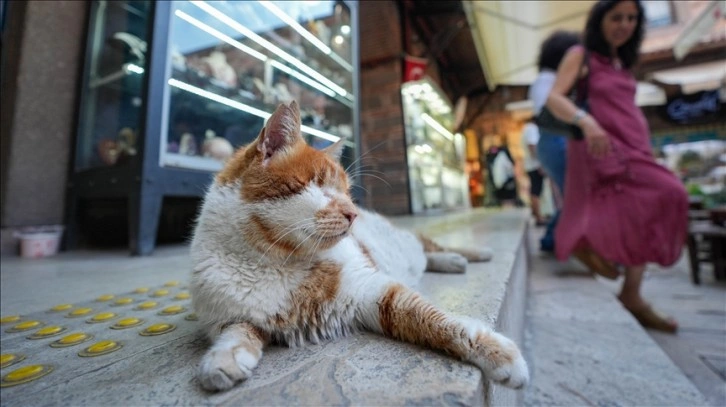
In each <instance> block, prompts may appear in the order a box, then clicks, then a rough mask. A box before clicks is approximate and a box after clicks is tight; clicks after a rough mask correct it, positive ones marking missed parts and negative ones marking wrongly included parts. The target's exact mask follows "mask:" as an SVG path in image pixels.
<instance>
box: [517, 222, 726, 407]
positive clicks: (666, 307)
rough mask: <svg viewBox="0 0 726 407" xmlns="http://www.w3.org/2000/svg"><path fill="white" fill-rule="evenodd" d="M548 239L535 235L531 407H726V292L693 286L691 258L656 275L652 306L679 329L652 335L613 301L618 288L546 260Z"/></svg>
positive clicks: (650, 283) (649, 278) (648, 283)
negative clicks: (540, 241) (542, 248)
mask: <svg viewBox="0 0 726 407" xmlns="http://www.w3.org/2000/svg"><path fill="white" fill-rule="evenodd" d="M541 233H542V231H541V229H534V230H533V231H532V232H531V233H530V248H531V249H530V251H531V263H530V264H531V268H530V274H529V290H528V291H529V303H528V310H527V323H526V333H525V338H526V339H525V349H526V352H527V354H528V357H529V361H530V366H531V369H532V373H533V381H532V386H531V387H530V388H529V389H528V390H527V391H526V393H525V405H529V406H540V405H547V406H554V405H560V406H572V405H591V406H594V405H598V406H599V405H608V406H610V405H627V406H631V405H639V406H640V405H648V406H664V405H671V406H701V405H708V406H723V405H726V379H725V378H724V374H725V372H724V370H726V368H725V367H724V365H725V364H726V344H725V343H724V342H725V341H724V338H725V337H726V336H725V335H726V312H725V311H726V290H725V288H726V285H724V284H720V283H716V282H714V281H713V279H712V277H710V275H711V274H712V273H709V272H704V273H702V275H704V277H705V278H704V281H703V284H702V286H698V287H697V286H692V285H691V283H690V279H689V276H688V265H687V262H686V261H685V257H684V258H683V259H682V260H681V261H680V262H679V263H678V264H676V265H675V266H673V267H671V268H667V269H659V268H656V267H652V268H649V269H648V272H647V274H646V278H645V282H644V295H645V297H646V298H647V299H648V300H649V301H651V302H652V303H653V304H654V305H655V306H657V307H658V309H660V310H663V311H665V312H668V313H671V314H672V315H674V316H675V317H676V318H677V319H678V320H679V322H680V326H681V330H680V332H679V333H678V334H677V335H668V334H662V333H659V332H651V331H647V330H645V329H643V328H642V327H641V326H640V325H638V324H637V322H636V321H635V319H634V318H633V317H632V316H631V315H630V314H629V313H628V312H627V311H626V310H625V309H624V308H623V307H622V306H621V305H620V303H619V302H618V301H617V299H616V298H615V293H617V291H618V289H619V287H620V283H621V282H620V281H610V280H605V279H600V278H597V279H595V278H593V277H592V276H591V274H590V273H588V272H587V271H586V270H585V269H584V267H582V266H580V265H579V264H577V263H575V262H565V263H561V262H558V261H557V260H556V259H555V258H553V257H551V256H542V255H541V254H540V253H539V252H538V251H537V248H538V247H539V246H538V245H537V244H535V243H536V242H537V240H536V238H537V237H538V236H539V235H540V234H541Z"/></svg>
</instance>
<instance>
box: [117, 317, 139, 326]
mask: <svg viewBox="0 0 726 407" xmlns="http://www.w3.org/2000/svg"><path fill="white" fill-rule="evenodd" d="M143 323H144V320H143V319H140V318H134V317H130V318H124V319H121V320H119V321H118V322H116V323H115V324H114V325H113V326H112V327H111V329H126V328H133V327H135V326H139V325H141V324H143Z"/></svg>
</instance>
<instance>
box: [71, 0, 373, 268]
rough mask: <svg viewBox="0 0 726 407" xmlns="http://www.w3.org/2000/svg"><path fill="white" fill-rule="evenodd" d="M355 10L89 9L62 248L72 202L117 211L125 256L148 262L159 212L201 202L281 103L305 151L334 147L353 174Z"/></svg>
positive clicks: (165, 5) (266, 4) (280, 5)
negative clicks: (123, 226) (339, 144)
mask: <svg viewBox="0 0 726 407" xmlns="http://www.w3.org/2000/svg"><path fill="white" fill-rule="evenodd" d="M356 7H357V6H356V3H355V2H348V1H345V0H343V1H341V0H320V1H315V2H311V1H251V0H250V1H169V2H167V1H160V2H151V1H140V0H117V1H106V0H94V1H91V2H89V8H90V13H89V15H90V19H89V27H88V39H87V47H86V61H85V65H84V76H83V88H82V90H81V92H80V93H81V101H80V105H79V112H80V116H79V129H78V134H77V140H76V154H75V161H74V168H73V171H72V172H73V173H72V179H71V181H70V182H69V190H68V199H69V202H70V203H69V205H68V219H69V221H68V226H67V229H66V230H67V237H68V247H69V248H73V247H74V245H75V244H76V242H77V241H78V240H82V239H79V238H78V236H79V227H78V223H79V219H82V218H83V217H84V215H83V211H84V210H87V209H85V208H87V207H88V206H87V205H86V204H85V203H84V202H83V201H86V200H99V199H100V200H114V199H121V200H124V201H125V202H124V204H125V207H126V209H127V213H128V230H127V232H128V238H129V248H130V249H131V252H132V253H133V254H140V255H144V254H149V253H151V252H152V251H153V249H154V246H155V240H156V236H157V226H158V224H159V218H160V216H161V211H162V201H164V200H165V199H166V198H167V197H175V198H176V197H181V198H188V197H201V196H202V194H203V193H204V191H205V190H206V189H207V187H208V185H209V183H210V182H211V180H212V179H213V175H214V173H215V172H217V171H219V170H221V169H222V168H223V166H224V162H225V161H226V160H227V159H229V157H230V156H231V155H232V154H233V152H234V150H235V149H236V148H237V147H240V146H242V145H245V144H248V143H250V142H252V141H253V140H254V139H255V138H256V137H257V135H258V134H259V132H260V129H261V128H262V127H263V126H264V124H265V120H266V119H267V118H268V117H270V115H271V113H272V112H273V111H274V110H275V109H276V108H277V106H278V105H279V104H280V103H287V102H290V101H292V100H296V101H297V102H298V104H299V106H300V111H301V122H302V133H303V136H304V137H305V138H306V140H307V141H308V143H309V144H310V145H311V146H313V147H314V148H324V147H326V146H328V145H330V144H332V143H333V142H335V141H337V140H339V139H341V138H342V139H344V140H345V142H344V144H345V147H344V149H343V154H342V158H341V162H342V164H343V166H344V167H348V166H352V167H353V168H352V171H353V172H355V166H356V163H357V160H356V158H357V157H358V154H359V152H358V145H359V142H358V132H357V130H356V128H357V126H358V122H357V120H358V111H357V95H356V92H357V89H358V68H357V64H358V58H357V49H356V47H357V37H356V35H357V34H356V33H357V25H356V23H357V8H356ZM152 49H153V50H154V51H153V52H148V50H152ZM357 181H358V180H357V179H354V180H353V182H354V183H357ZM164 205H166V204H164Z"/></svg>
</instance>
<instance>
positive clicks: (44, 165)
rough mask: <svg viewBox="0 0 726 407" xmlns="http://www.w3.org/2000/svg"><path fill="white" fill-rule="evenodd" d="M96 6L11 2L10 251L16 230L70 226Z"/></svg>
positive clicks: (6, 172)
mask: <svg viewBox="0 0 726 407" xmlns="http://www.w3.org/2000/svg"><path fill="white" fill-rule="evenodd" d="M87 13H88V4H87V3H85V2H79V1H50V2H49V1H29V2H10V4H9V8H8V15H7V16H6V18H7V20H6V24H7V25H6V28H5V31H4V32H3V41H2V42H3V61H2V71H3V77H2V89H3V95H2V121H3V125H2V126H0V127H1V128H2V130H1V131H2V136H1V137H2V151H1V152H0V154H1V157H0V158H1V161H2V179H1V180H0V181H1V182H0V189H1V191H2V195H1V200H2V205H1V206H0V207H1V209H0V222H1V225H2V230H3V234H2V235H3V238H2V243H3V244H2V248H3V252H7V250H12V249H8V246H10V247H13V248H14V245H13V243H12V241H11V239H9V237H10V236H11V234H10V233H9V230H11V229H14V228H18V227H23V226H31V225H43V224H61V223H63V221H64V219H63V218H64V202H65V187H66V182H67V174H68V165H69V160H70V156H71V144H72V140H73V134H74V132H75V123H76V104H77V92H78V86H79V85H78V84H79V77H80V69H81V65H82V63H83V49H84V43H85V27H86V21H87Z"/></svg>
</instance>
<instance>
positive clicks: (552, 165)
mask: <svg viewBox="0 0 726 407" xmlns="http://www.w3.org/2000/svg"><path fill="white" fill-rule="evenodd" d="M579 43H580V36H579V34H577V33H574V32H569V31H555V32H554V33H552V34H551V35H550V36H549V37H547V39H545V40H544V41H543V42H542V46H541V47H540V54H539V58H538V61H537V67H538V68H539V74H538V75H537V78H536V79H535V80H534V82H533V83H532V85H531V86H530V87H529V91H528V92H527V93H528V94H527V96H528V98H529V100H531V101H532V113H533V115H534V116H535V117H537V116H538V115H539V114H540V113H541V111H542V108H543V107H544V105H545V103H546V102H547V96H549V94H550V91H551V90H552V85H554V83H555V78H556V77H557V67H558V66H559V65H560V61H562V58H564V56H565V52H567V50H568V49H570V48H571V47H572V46H574V45H577V44H579ZM538 131H539V140H538V141H537V148H536V153H537V158H538V159H539V162H540V163H541V165H542V168H543V169H544V170H545V172H546V173H547V176H548V177H549V178H550V180H552V182H553V184H552V191H553V195H554V196H555V206H556V208H557V210H556V211H555V214H554V216H553V217H552V219H550V221H549V223H548V224H547V228H546V229H545V234H544V236H543V237H542V239H540V250H541V251H544V252H553V251H554V250H555V236H554V235H555V227H556V226H557V221H558V219H559V215H560V209H561V207H562V196H563V193H564V190H565V168H566V165H567V164H566V158H567V156H566V153H567V137H566V136H565V135H562V134H559V133H558V132H557V131H556V130H554V129H548V128H546V127H539V128H538Z"/></svg>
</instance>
